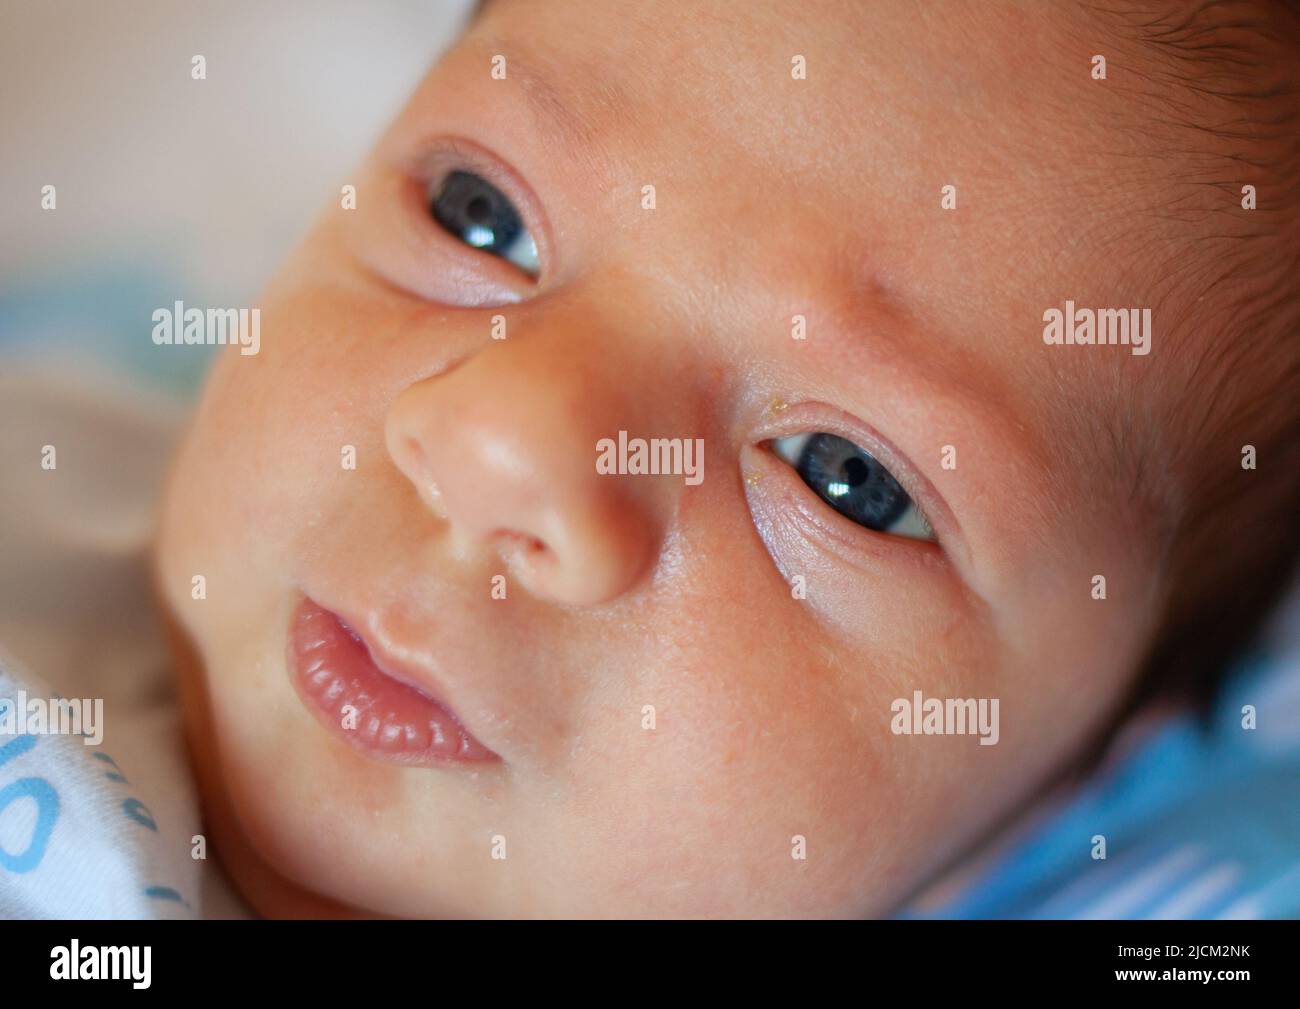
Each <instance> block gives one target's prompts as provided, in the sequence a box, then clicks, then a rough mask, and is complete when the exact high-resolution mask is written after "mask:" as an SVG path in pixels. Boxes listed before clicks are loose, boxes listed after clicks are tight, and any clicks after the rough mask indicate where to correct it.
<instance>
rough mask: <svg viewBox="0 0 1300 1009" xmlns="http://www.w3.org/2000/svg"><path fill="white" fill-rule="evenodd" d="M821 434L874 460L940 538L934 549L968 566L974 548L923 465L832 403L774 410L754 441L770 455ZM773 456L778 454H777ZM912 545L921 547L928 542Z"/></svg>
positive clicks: (762, 423) (765, 418)
mask: <svg viewBox="0 0 1300 1009" xmlns="http://www.w3.org/2000/svg"><path fill="white" fill-rule="evenodd" d="M816 431H824V432H826V433H827V434H834V435H838V436H839V437H841V438H845V439H847V440H849V441H851V442H853V443H854V444H856V445H858V446H860V447H861V448H863V449H864V450H865V451H867V452H868V453H870V454H871V455H872V456H874V457H875V458H876V459H877V461H879V462H880V464H881V465H882V466H884V467H885V468H886V469H887V470H889V472H890V473H892V474H893V476H894V479H895V480H897V481H898V482H899V484H900V485H901V486H902V488H903V490H905V491H907V493H908V496H909V497H911V499H912V501H913V502H915V504H916V506H917V507H918V508H920V509H921V512H922V513H923V514H924V515H925V517H926V519H927V521H929V523H930V526H931V528H932V529H933V530H934V535H935V543H934V544H933V545H935V546H938V547H939V548H941V549H942V550H944V551H946V552H949V553H956V554H957V558H956V559H958V560H960V561H961V562H963V563H969V560H970V554H969V548H968V547H967V545H966V541H965V539H964V537H963V536H962V532H961V526H960V525H959V524H958V522H957V519H956V517H955V516H954V515H953V513H952V510H951V509H950V508H949V507H948V503H947V502H946V501H944V499H943V497H942V495H940V494H939V492H938V491H937V490H936V489H935V487H934V485H933V484H932V483H931V482H930V481H929V480H928V479H927V478H926V477H925V475H924V474H923V473H922V472H921V470H920V468H919V467H917V466H916V465H915V464H913V463H912V461H911V460H910V459H908V458H907V457H906V456H905V455H903V453H902V452H901V451H899V450H898V449H897V448H895V447H894V445H893V443H891V442H889V441H887V440H886V439H885V438H884V436H883V435H881V434H879V433H878V432H877V431H876V430H875V429H874V428H872V427H871V426H869V425H868V424H866V423H864V422H862V421H860V420H858V419H857V418H855V417H852V416H850V415H849V414H846V413H844V412H843V411H842V410H839V409H837V408H835V407H832V406H829V405H828V404H825V403H819V402H811V401H810V402H803V403H798V404H796V405H793V406H787V407H783V408H782V409H781V411H780V412H779V413H776V412H772V411H769V412H768V413H767V414H766V415H765V416H764V417H763V419H762V420H761V421H760V423H759V425H758V427H757V429H756V431H755V432H754V435H753V437H754V439H755V440H756V441H759V442H762V443H763V444H764V447H765V450H766V451H769V452H771V451H772V450H771V448H770V445H768V443H770V442H772V441H774V440H776V439H778V438H788V437H790V436H792V435H797V434H804V433H810V432H816ZM772 454H773V455H775V452H773V453H772ZM777 458H780V457H779V456H778V457H777ZM784 461H785V460H782V462H784ZM866 531H867V532H870V530H866ZM878 535H879V534H878ZM894 538H895V539H899V538H900V537H894ZM913 542H914V543H916V544H921V543H923V542H925V541H922V540H914V541H913Z"/></svg>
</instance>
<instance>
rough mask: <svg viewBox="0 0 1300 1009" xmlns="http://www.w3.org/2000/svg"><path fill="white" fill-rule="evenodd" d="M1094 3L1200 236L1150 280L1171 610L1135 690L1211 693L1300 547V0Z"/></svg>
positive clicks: (1165, 202)
mask: <svg viewBox="0 0 1300 1009" xmlns="http://www.w3.org/2000/svg"><path fill="white" fill-rule="evenodd" d="M1086 8H1087V9H1088V10H1089V11H1090V12H1092V13H1095V14H1099V15H1100V16H1101V17H1103V18H1107V19H1110V20H1111V21H1112V22H1114V31H1113V33H1111V37H1112V38H1113V39H1114V40H1115V44H1116V45H1118V46H1119V49H1118V50H1117V51H1116V54H1115V59H1113V60H1111V61H1110V62H1111V66H1112V67H1113V68H1114V67H1116V66H1118V67H1120V68H1123V67H1124V66H1125V63H1126V61H1131V62H1130V63H1129V70H1130V71H1131V72H1130V73H1129V74H1128V75H1127V80H1128V81H1136V82H1138V83H1137V84H1136V85H1134V86H1137V87H1140V88H1141V92H1142V93H1141V96H1140V97H1141V99H1142V103H1141V104H1142V105H1143V108H1142V110H1141V112H1140V115H1142V116H1145V117H1147V119H1148V123H1147V128H1148V129H1149V130H1150V137H1151V140H1152V142H1153V144H1154V145H1155V147H1156V148H1157V156H1158V157H1160V158H1162V159H1167V161H1166V164H1167V166H1168V167H1167V168H1166V170H1165V173H1164V176H1163V178H1162V180H1161V181H1162V182H1164V183H1165V184H1166V185H1165V186H1164V187H1163V188H1164V189H1165V190H1166V191H1165V192H1164V194H1163V195H1162V196H1160V197H1157V199H1158V200H1160V203H1159V205H1158V206H1156V207H1153V208H1152V210H1153V212H1154V213H1155V214H1157V215H1158V216H1159V217H1161V218H1163V220H1164V221H1165V222H1168V223H1170V224H1172V225H1173V226H1174V227H1175V228H1176V229H1177V232H1178V233H1180V234H1187V235H1189V236H1191V244H1190V247H1189V246H1187V245H1185V244H1183V243H1179V245H1174V246H1171V247H1170V248H1169V249H1168V251H1167V255H1168V256H1169V260H1168V261H1167V276H1168V282H1167V286H1166V287H1164V288H1162V289H1160V290H1158V291H1157V292H1155V293H1154V295H1153V298H1154V299H1159V300H1160V301H1161V303H1162V304H1163V305H1164V306H1165V311H1164V313H1163V318H1164V319H1166V320H1168V321H1167V322H1166V323H1165V325H1164V326H1162V330H1163V331H1165V332H1169V333H1170V338H1169V340H1168V341H1167V344H1166V348H1165V353H1164V354H1163V355H1162V359H1161V360H1160V362H1159V373H1158V376H1157V377H1153V378H1152V379H1151V380H1150V381H1151V382H1152V383H1153V384H1159V385H1164V386H1165V387H1166V388H1165V390H1164V391H1165V392H1166V393H1170V394H1172V395H1164V396H1154V395H1150V394H1146V393H1144V392H1143V390H1141V389H1136V390H1132V391H1131V394H1132V395H1133V396H1134V397H1136V398H1137V399H1139V400H1140V401H1141V403H1142V404H1144V406H1142V407H1138V408H1136V409H1135V410H1134V411H1133V415H1132V418H1131V420H1132V421H1133V422H1136V423H1140V424H1143V425H1148V426H1149V430H1150V431H1152V432H1153V433H1155V442H1157V443H1158V444H1159V445H1160V447H1161V448H1162V449H1163V451H1162V452H1160V459H1161V462H1162V463H1163V464H1164V465H1165V466H1166V467H1167V470H1168V473H1167V475H1166V473H1164V472H1160V471H1159V470H1158V469H1157V467H1156V466H1154V465H1153V464H1152V462H1151V460H1147V465H1146V466H1145V467H1144V472H1143V475H1142V480H1143V483H1144V484H1145V485H1146V488H1145V494H1146V495H1147V496H1148V499H1151V498H1157V497H1158V498H1162V499H1163V500H1162V501H1161V503H1162V504H1163V505H1164V506H1165V507H1164V509H1163V511H1164V512H1165V514H1167V515H1169V516H1171V520H1170V523H1169V526H1168V528H1167V530H1166V532H1167V538H1166V541H1165V544H1166V549H1165V553H1164V564H1163V574H1164V578H1165V581H1166V584H1167V585H1168V586H1169V591H1168V596H1167V599H1166V607H1165V612H1164V618H1163V622H1162V625H1161V630H1160V632H1159V634H1158V636H1157V639H1156V641H1155V643H1154V646H1153V648H1152V650H1151V653H1150V656H1149V659H1148V663H1147V669H1146V673H1145V675H1144V676H1143V677H1142V678H1141V680H1140V681H1139V683H1138V684H1137V687H1136V689H1135V691H1134V692H1133V696H1132V698H1131V701H1132V703H1134V704H1137V703H1141V702H1143V701H1145V700H1147V699H1149V698H1151V697H1152V696H1155V695H1161V694H1168V693H1170V692H1174V693H1179V694H1185V695H1189V696H1191V697H1193V698H1196V699H1198V700H1201V701H1202V702H1208V701H1209V700H1211V699H1212V698H1213V697H1214V695H1215V693H1216V688H1217V687H1218V686H1219V684H1220V683H1221V680H1222V677H1223V674H1224V673H1225V671H1226V670H1227V669H1228V668H1229V663H1230V661H1231V660H1232V658H1233V657H1234V656H1235V655H1237V654H1238V653H1240V651H1241V649H1242V648H1243V647H1244V646H1246V645H1247V644H1248V643H1249V642H1250V639H1251V638H1252V637H1253V636H1254V635H1255V633H1256V632H1257V631H1258V630H1259V629H1260V627H1261V625H1262V623H1263V621H1264V620H1265V619H1266V618H1267V617H1268V615H1269V612H1270V610H1271V608H1272V606H1273V604H1274V603H1275V602H1276V601H1277V599H1278V597H1279V596H1280V594H1281V593H1282V591H1283V590H1284V589H1285V588H1286V587H1287V585H1288V584H1289V583H1290V580H1291V577H1292V575H1293V574H1294V571H1295V565H1296V558H1297V554H1300V522H1298V521H1297V518H1298V517H1300V4H1297V3H1295V2H1283V0H1226V2H1218V3H1216V2H1201V3H1196V4H1187V3H1176V2H1171V3H1162V4H1160V5H1158V6H1157V7H1152V5H1150V4H1143V5H1119V6H1118V7H1116V6H1113V5H1107V6H1105V7H1101V6H1098V5H1095V4H1088V5H1086ZM1112 79H1114V78H1112ZM1152 121H1154V126H1153V123H1152ZM1248 186H1249V187H1253V189H1252V190H1247V189H1246V188H1245V187H1248ZM1252 200H1253V204H1254V208H1255V209H1248V208H1247V207H1248V204H1250V203H1252ZM1162 272H1164V271H1162ZM1171 404H1172V405H1171ZM1157 411H1159V412H1157ZM1251 456H1253V461H1254V465H1255V466H1256V467H1257V468H1255V469H1250V468H1247V467H1248V465H1249V462H1250V457H1251ZM1154 481H1159V482H1160V485H1161V488H1162V489H1161V490H1160V491H1155V490H1153V489H1152V486H1151V484H1152V482H1154ZM1164 488H1168V489H1167V490H1166V489H1164Z"/></svg>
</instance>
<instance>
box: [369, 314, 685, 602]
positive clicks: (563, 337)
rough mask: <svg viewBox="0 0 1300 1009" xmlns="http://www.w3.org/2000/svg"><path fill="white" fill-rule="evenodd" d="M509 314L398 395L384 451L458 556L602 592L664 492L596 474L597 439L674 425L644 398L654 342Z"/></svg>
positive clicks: (623, 586)
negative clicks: (467, 351)
mask: <svg viewBox="0 0 1300 1009" xmlns="http://www.w3.org/2000/svg"><path fill="white" fill-rule="evenodd" d="M516 314H517V318H515V319H513V320H512V321H509V322H508V325H507V329H506V338H505V339H504V340H492V339H490V338H489V339H485V341H484V344H483V346H481V347H480V348H479V349H478V350H477V351H476V352H475V353H474V354H472V355H471V356H470V357H469V358H468V359H466V360H464V361H462V362H461V363H460V364H459V365H458V366H457V367H456V368H454V369H452V370H451V371H449V372H446V373H444V374H441V375H437V376H434V377H431V378H426V379H422V380H420V381H418V382H416V383H414V384H413V385H411V386H409V387H408V388H406V389H404V390H403V391H402V392H401V393H399V394H398V396H397V397H396V399H395V401H394V403H393V405H392V407H391V409H390V411H389V415H388V418H387V421H386V428H387V429H386V436H387V442H388V448H389V453H390V455H391V457H392V458H393V460H394V462H395V463H396V465H397V466H398V468H399V469H400V470H401V471H402V472H403V473H404V475H405V476H406V477H407V478H408V480H409V481H410V482H411V483H412V484H413V485H414V486H415V488H416V490H417V491H418V492H419V493H420V495H421V497H422V499H423V500H424V501H425V503H426V504H427V505H428V507H429V508H430V510H431V511H432V512H433V513H434V514H435V515H436V516H437V517H439V518H441V519H443V520H444V521H445V522H446V523H447V524H448V526H449V527H450V531H451V533H452V534H454V535H455V536H456V538H457V540H458V542H460V543H462V544H468V545H469V547H470V550H469V553H470V555H471V556H484V555H486V556H489V557H490V556H493V555H496V556H498V557H500V558H502V559H503V560H504V561H505V562H506V563H507V564H508V565H509V566H510V567H511V569H512V570H513V572H514V574H515V576H516V577H517V579H518V580H519V581H521V582H522V583H523V585H524V587H525V588H526V589H527V590H528V591H530V592H531V593H532V594H534V595H536V596H539V597H544V598H549V599H553V600H556V601H563V602H569V603H592V602H598V601H602V600H606V599H609V598H611V597H613V596H615V595H617V594H619V593H620V592H623V591H625V590H627V589H628V588H629V587H630V586H631V585H633V584H634V583H635V581H636V579H637V576H638V575H639V574H640V573H641V572H642V571H644V570H645V568H646V566H647V564H648V563H649V562H650V560H651V558H652V554H653V549H654V545H655V543H656V542H658V541H659V539H660V538H661V532H662V530H661V528H660V526H661V519H662V516H664V515H665V514H667V513H668V511H669V510H670V509H669V508H668V507H667V504H666V501H667V495H670V494H672V493H674V491H673V490H672V489H671V488H670V487H668V486H666V485H665V484H663V483H662V482H659V481H652V480H651V479H650V478H641V479H638V478H636V477H628V476H626V475H606V474H602V473H601V472H598V470H597V465H596V461H597V456H598V443H599V442H600V441H601V439H603V438H607V437H614V436H616V435H617V432H618V431H619V430H625V431H637V430H642V429H646V428H647V427H650V426H656V425H659V424H663V423H666V424H670V425H671V424H675V423H676V422H675V421H673V420H671V419H669V418H667V417H665V416H664V415H663V413H662V410H663V409H664V407H665V406H666V405H667V408H668V409H669V410H670V411H671V410H673V409H674V407H673V406H671V405H668V404H666V403H664V402H660V401H657V399H656V397H655V395H654V387H655V385H656V384H657V381H654V380H651V377H650V374H649V373H648V372H647V370H646V369H647V368H648V367H649V364H648V361H649V359H650V355H649V354H647V353H646V351H647V350H651V351H652V350H653V348H644V347H638V346H637V345H636V342H635V341H634V340H629V339H628V338H627V337H626V335H616V334H613V333H608V334H602V333H600V332H595V333H593V332H592V331H591V327H592V325H593V323H592V321H591V319H590V317H585V318H584V317H583V315H582V314H581V313H574V312H569V311H560V310H549V311H542V312H536V313H530V312H527V311H524V312H518V313H516ZM678 402H680V400H678Z"/></svg>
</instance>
